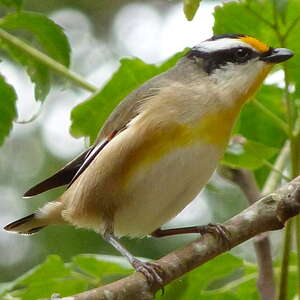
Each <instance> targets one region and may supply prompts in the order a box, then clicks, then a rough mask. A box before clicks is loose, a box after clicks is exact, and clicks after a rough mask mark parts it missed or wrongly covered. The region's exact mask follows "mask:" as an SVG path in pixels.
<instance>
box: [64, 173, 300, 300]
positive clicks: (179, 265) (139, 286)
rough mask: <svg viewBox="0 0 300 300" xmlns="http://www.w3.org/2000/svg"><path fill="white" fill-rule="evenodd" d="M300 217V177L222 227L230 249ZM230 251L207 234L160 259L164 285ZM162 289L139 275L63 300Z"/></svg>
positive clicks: (147, 294) (144, 295) (144, 294)
mask: <svg viewBox="0 0 300 300" xmlns="http://www.w3.org/2000/svg"><path fill="white" fill-rule="evenodd" d="M299 213H300V176H299V177H297V178H296V179H294V180H293V181H291V182H290V183H288V184H285V185H284V186H283V187H281V188H280V189H279V190H277V191H276V192H274V193H271V194H269V195H267V196H265V197H263V198H262V199H260V200H259V201H257V202H256V203H254V204H253V205H251V206H250V207H248V208H247V209H245V210H244V211H242V212H241V213H240V214H238V215H236V216H234V217H233V218H231V219H230V220H228V221H227V222H225V223H224V224H223V225H224V226H225V227H226V229H227V230H228V233H229V234H230V240H229V242H230V248H233V247H235V246H237V245H239V244H241V243H243V242H244V241H246V240H249V239H250V238H252V237H254V236H256V235H258V234H260V233H262V232H266V231H270V230H277V229H281V228H283V227H284V224H285V222H286V221H287V220H288V219H290V218H292V217H293V216H295V215H297V214H299ZM226 251H228V248H227V245H225V243H224V242H222V240H221V239H217V238H215V237H214V236H213V235H211V234H205V235H204V236H202V237H200V238H198V239H197V240H195V241H194V242H192V243H190V244H188V245H187V246H185V247H184V248H182V249H178V250H176V251H174V252H172V253H170V254H168V255H167V256H165V257H163V258H161V259H159V260H158V261H157V263H158V264H160V266H161V267H162V268H163V270H164V271H165V278H164V284H165V285H166V284H168V283H170V282H171V281H173V280H175V279H177V278H179V277H181V276H183V275H184V274H186V273H187V272H189V271H191V270H193V269H195V268H197V267H199V266H200V265H202V264H204V263H205V262H207V261H209V260H211V259H212V258H214V257H215V256H217V255H220V254H221V253H224V252H226ZM159 289H160V287H159V286H157V285H154V286H149V285H148V283H147V281H146V279H145V277H144V276H143V275H142V274H140V273H134V274H133V275H131V276H128V277H126V278H123V279H121V280H119V281H116V282H114V283H111V284H108V285H105V286H102V287H99V288H96V289H92V290H89V291H86V292H83V293H80V294H77V295H74V296H72V297H65V298H62V299H63V300H71V299H72V300H100V299H104V300H105V299H110V300H114V299H115V300H126V299H128V300H129V299H130V300H135V299H139V300H141V299H142V300H148V299H153V297H154V294H155V293H156V292H157V291H158V290H159Z"/></svg>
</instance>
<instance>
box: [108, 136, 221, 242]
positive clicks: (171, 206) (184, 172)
mask: <svg viewBox="0 0 300 300" xmlns="http://www.w3.org/2000/svg"><path fill="white" fill-rule="evenodd" d="M221 154H222V151H221V150H220V149H219V148H217V147H216V146H213V145H207V144H203V143H201V142H197V143H196V144H194V145H190V146H188V147H183V148H178V149H177V150H176V151H174V152H172V153H169V154H167V155H166V156H165V157H163V158H161V159H160V160H159V161H157V162H155V163H154V164H152V165H151V166H146V167H145V168H146V169H141V170H139V171H138V173H137V174H135V176H134V177H133V178H132V179H131V181H130V182H129V183H128V184H127V187H126V189H125V190H124V191H123V193H122V194H123V195H122V197H123V201H122V202H123V203H126V205H124V206H121V207H119V208H118V209H117V210H116V212H115V215H114V224H113V228H114V233H115V234H116V235H117V236H124V235H129V236H132V237H138V236H145V235H147V234H150V233H151V232H153V231H154V230H156V229H158V228H159V227H160V226H162V225H163V224H165V223H166V222H167V221H169V220H170V219H171V218H172V217H174V216H176V215H177V214H178V213H179V212H180V211H181V210H182V209H183V208H184V207H185V206H186V205H187V204H188V203H189V202H191V201H192V200H193V199H194V198H195V197H196V195H197V194H198V193H199V192H200V190H201V189H202V188H203V186H204V185H205V184H206V183H207V181H208V180H209V178H210V177H211V175H212V173H213V171H214V170H215V168H216V166H217V163H218V160H219V158H220V156H221Z"/></svg>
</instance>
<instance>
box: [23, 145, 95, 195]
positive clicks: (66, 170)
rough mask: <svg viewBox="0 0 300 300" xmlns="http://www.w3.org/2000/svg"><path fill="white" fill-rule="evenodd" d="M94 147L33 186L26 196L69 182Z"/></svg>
mask: <svg viewBox="0 0 300 300" xmlns="http://www.w3.org/2000/svg"><path fill="white" fill-rule="evenodd" d="M93 148H94V147H90V148H89V149H87V150H86V151H85V152H83V153H82V154H81V155H79V156H77V157H76V158H75V159H73V160H72V161H71V162H69V163H68V164H67V165H66V166H65V167H63V168H62V169H60V170H59V171H58V172H57V173H55V174H54V175H52V176H51V177H49V178H47V179H46V180H44V181H42V182H40V183H38V184H37V185H35V186H34V187H32V188H31V189H30V190H28V191H27V192H26V193H25V194H24V197H31V196H34V195H38V194H40V193H43V192H45V191H48V190H51V189H53V188H56V187H59V186H62V185H66V184H68V183H69V182H70V181H71V180H72V178H73V177H74V176H75V174H76V173H77V171H78V170H79V169H80V167H81V166H82V164H83V163H84V161H85V158H86V156H88V154H89V153H90V152H91V151H92V150H93Z"/></svg>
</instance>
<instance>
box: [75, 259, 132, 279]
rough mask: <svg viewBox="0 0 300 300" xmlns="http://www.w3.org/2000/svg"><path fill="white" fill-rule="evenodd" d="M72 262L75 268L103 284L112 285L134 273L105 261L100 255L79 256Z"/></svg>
mask: <svg viewBox="0 0 300 300" xmlns="http://www.w3.org/2000/svg"><path fill="white" fill-rule="evenodd" d="M72 261H73V263H74V264H75V267H77V268H79V269H80V270H81V271H82V272H85V273H87V274H89V275H90V276H94V277H96V278H97V279H98V280H100V282H101V283H102V284H107V283H110V282H112V281H114V280H115V279H116V278H118V279H120V278H122V277H124V276H127V275H129V274H130V273H131V272H132V270H131V269H128V268H124V267H123V266H122V265H120V264H118V263H114V262H111V261H105V260H104V257H103V256H98V255H92V254H88V255H78V256H75V257H73V259H72Z"/></svg>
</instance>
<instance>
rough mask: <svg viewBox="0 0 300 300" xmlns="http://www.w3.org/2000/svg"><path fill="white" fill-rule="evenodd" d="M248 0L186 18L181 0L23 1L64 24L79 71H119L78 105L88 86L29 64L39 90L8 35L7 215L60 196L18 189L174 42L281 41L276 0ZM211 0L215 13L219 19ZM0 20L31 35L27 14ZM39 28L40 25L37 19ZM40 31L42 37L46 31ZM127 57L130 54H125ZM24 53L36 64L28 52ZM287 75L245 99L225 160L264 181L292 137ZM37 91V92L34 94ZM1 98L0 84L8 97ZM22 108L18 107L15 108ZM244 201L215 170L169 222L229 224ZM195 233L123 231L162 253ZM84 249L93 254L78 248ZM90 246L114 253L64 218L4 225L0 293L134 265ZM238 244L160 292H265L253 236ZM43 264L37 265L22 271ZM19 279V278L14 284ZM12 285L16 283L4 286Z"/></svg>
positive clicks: (277, 237) (82, 285)
mask: <svg viewBox="0 0 300 300" xmlns="http://www.w3.org/2000/svg"><path fill="white" fill-rule="evenodd" d="M3 2H5V1H4V0H3ZM8 2H10V1H8ZM11 2H14V3H18V1H11ZM259 2H260V4H259V5H258V4H257V5H256V3H259ZM279 2H281V1H279ZM282 2H286V3H287V2H288V5H289V9H287V7H286V6H283V7H277V9H278V15H279V16H280V21H279V22H280V26H281V28H282V30H286V29H288V28H290V26H291V23H292V21H293V20H296V19H297V18H298V15H297V12H298V14H299V12H300V4H299V2H298V1H297V0H291V1H282ZM0 3H1V1H0ZM248 3H250V1H245V2H244V4H245V5H244V4H243V3H240V4H235V3H230V4H227V5H226V9H222V8H220V7H217V5H219V4H220V2H218V1H203V3H202V4H201V8H200V10H199V11H198V12H197V14H196V15H195V17H194V19H193V21H192V22H188V21H187V20H186V19H185V16H184V13H183V11H182V3H181V2H176V1H170V2H166V1H163V0H156V1H151V2H150V1H117V0H116V1H106V0H104V1H92V0H90V1H86V0H76V1H74V0H72V1H71V0H69V1H66V0H64V1H58V0H52V1H47V2H44V1H37V0H27V1H25V2H24V5H23V8H24V9H26V10H30V11H33V12H41V13H43V14H47V15H48V16H49V17H50V19H52V20H54V21H55V22H56V23H57V24H59V25H61V26H62V27H63V28H64V30H65V33H66V35H67V37H68V39H69V41H70V45H71V49H72V53H71V69H72V70H74V71H76V72H78V73H79V74H82V75H83V77H84V78H85V79H86V80H87V81H89V82H91V83H92V84H94V85H95V86H97V87H98V88H101V87H103V86H104V85H105V84H106V82H107V81H108V80H109V78H110V77H111V76H112V73H113V72H115V71H116V70H118V71H117V73H115V74H114V75H113V77H112V80H111V81H110V82H108V83H107V84H106V85H105V88H104V89H102V90H101V91H100V92H99V93H96V94H95V95H93V96H92V97H91V98H89V99H88V101H87V102H85V103H83V104H79V103H81V102H83V101H84V100H86V99H87V98H88V97H90V95H91V94H90V93H89V92H88V91H86V90H84V89H81V88H79V87H75V85H72V84H71V83H70V82H67V81H66V80H63V78H62V77H61V76H59V75H57V74H50V73H49V74H48V71H47V68H41V67H40V66H39V65H38V64H37V65H33V66H32V65H29V72H30V70H35V72H31V76H32V77H31V78H32V79H33V81H34V82H35V83H36V86H35V89H34V86H32V83H31V82H30V80H29V79H28V77H27V75H26V73H25V71H24V69H22V68H21V67H20V66H19V65H17V64H16V63H14V62H13V61H12V60H11V59H10V57H9V56H8V55H7V51H5V50H7V47H8V46H7V45H6V44H5V43H4V44H2V47H3V49H4V50H3V51H1V53H0V54H1V57H2V59H3V61H2V62H1V64H0V73H1V74H2V75H4V76H5V79H6V81H7V82H8V83H10V84H12V85H13V86H14V87H15V89H16V92H17V97H18V101H17V102H16V104H17V110H18V117H17V120H18V122H19V123H14V125H13V129H12V132H11V133H10V135H9V137H8V138H6V140H5V143H4V145H3V146H2V147H1V148H0V170H1V173H0V211H1V224H0V225H1V226H2V225H6V224H7V223H8V222H10V221H11V220H14V219H15V218H18V217H21V216H23V215H26V214H29V213H31V212H32V211H33V210H34V209H36V208H38V207H40V206H41V205H42V204H43V203H45V202H47V201H50V200H53V199H55V198H56V197H57V196H58V195H59V194H60V193H61V192H62V189H58V190H55V191H49V192H47V193H45V194H43V195H40V196H37V197H34V198H33V199H21V195H22V194H23V193H24V191H26V189H28V188H29V187H30V186H32V185H33V184H35V183H37V181H39V180H41V179H43V178H45V177H46V176H48V175H50V174H52V173H53V172H55V171H56V170H57V169H59V168H60V167H62V166H63V165H64V164H65V163H66V162H67V161H69V160H70V159H71V158H73V157H74V156H75V155H76V154H77V153H79V152H80V151H81V150H83V149H84V147H85V146H87V145H88V143H89V140H88V139H87V138H86V137H89V138H90V140H93V139H94V138H95V135H96V133H97V130H98V128H99V127H100V126H101V123H102V122H103V121H104V119H105V118H106V117H107V115H108V114H109V112H110V111H111V110H112V109H113V107H114V105H115V104H116V103H118V102H119V101H120V100H121V99H122V98H123V97H124V96H125V95H126V94H127V93H128V92H130V90H132V89H134V88H135V87H136V86H138V85H139V84H141V83H142V82H143V81H145V80H147V79H148V78H150V77H152V76H153V75H155V74H157V73H158V72H161V71H164V70H165V69H167V68H168V67H170V66H171V65H172V64H174V63H175V61H176V59H177V57H178V55H177V56H175V57H172V58H170V59H169V57H170V56H172V55H173V54H175V53H176V52H178V51H182V50H183V49H184V48H185V47H191V46H193V45H195V44H197V43H198V42H199V41H201V40H203V39H206V38H209V37H210V36H211V35H212V34H213V30H214V32H216V33H224V32H242V33H246V34H250V35H254V36H256V37H258V38H260V39H262V40H263V41H265V42H267V43H270V44H271V45H274V46H279V41H278V36H276V33H274V30H273V29H272V28H270V26H268V24H265V23H264V22H262V21H261V20H259V18H258V17H257V14H259V13H260V11H261V8H262V7H263V9H264V18H265V19H266V20H272V18H273V7H271V5H272V3H271V1H266V0H265V1H258V2H257V1H252V4H251V5H250V9H251V10H252V12H251V11H249V7H247V5H248ZM253 3H254V4H253ZM246 4H247V5H246ZM215 7H216V9H215V17H216V21H215V24H214V28H212V26H213V22H214V20H213V16H212V12H213V11H214V8H215ZM9 11H14V8H9ZM253 11H254V13H253ZM0 13H1V14H2V15H5V14H6V13H7V10H6V9H5V8H2V11H0ZM240 16H243V18H240ZM241 19H242V20H241ZM22 20H24V18H22ZM37 22H38V21H37ZM297 26H298V27H299V25H298V24H297V23H296V24H295V26H294V28H292V29H293V30H295V32H297V31H298V29H297ZM0 27H2V28H4V29H10V30H13V31H12V32H13V33H16V34H18V35H20V36H21V37H22V38H24V39H28V38H29V39H30V38H31V37H30V36H29V35H28V32H25V31H24V30H20V29H22V28H24V24H19V23H18V22H16V21H15V20H13V18H6V21H5V22H4V23H1V22H0ZM33 28H34V29H36V28H39V26H38V23H37V24H35V26H33ZM31 30H32V28H31ZM40 39H42V40H43V34H42V35H40ZM45 41H46V42H47V39H45ZM39 42H40V43H39ZM285 42H286V43H287V44H289V45H290V47H291V48H292V49H293V50H294V51H296V52H298V51H300V45H298V41H297V39H296V38H294V37H293V35H290V36H289V37H288V38H287V39H286V41H285ZM41 44H42V42H41V40H37V41H35V42H34V45H36V46H37V47H39V45H41ZM58 44H59V45H62V46H61V47H63V48H64V49H62V50H61V53H64V54H66V53H67V52H68V45H63V42H58ZM298 46H299V47H298ZM59 53H60V52H59ZM59 53H58V54H59ZM15 56H17V57H19V56H20V54H19V53H15ZM124 57H127V58H125V59H124ZM128 57H138V58H134V59H130V58H128ZM120 58H123V59H122V60H121V61H119V60H120ZM56 59H57V60H58V61H60V62H62V63H64V64H65V65H68V63H69V62H68V55H64V56H62V57H61V56H59V55H58V56H57V57H56ZM19 62H21V64H23V65H24V64H25V65H28V61H26V58H24V57H23V58H22V57H21V59H19ZM31 63H33V64H34V62H31V61H30V64H31ZM153 64H155V65H153ZM119 67H120V68H119ZM30 68H31V69H30ZM289 69H290V72H291V75H292V76H291V77H292V80H293V81H292V82H293V94H294V100H295V103H296V107H297V105H298V103H297V102H296V100H297V95H298V93H299V87H298V85H299V83H300V82H299V78H300V76H298V73H299V68H298V62H297V61H296V60H294V61H293V62H291V63H290V64H289ZM47 76H49V78H50V76H52V77H53V85H52V88H51V91H50V93H49V95H48V96H47V100H46V101H44V98H45V97H46V95H47V92H48V90H49V88H50V86H49V84H48V81H47V80H48V77H47ZM282 82H283V74H282V72H281V71H278V72H276V73H274V74H273V75H271V76H270V78H269V79H268V81H267V83H268V85H265V86H264V87H263V88H262V89H261V91H260V93H259V94H258V95H257V97H256V100H255V102H252V103H250V104H248V105H246V107H245V109H244V110H243V113H242V115H241V118H240V120H239V121H238V123H237V126H236V128H235V133H239V134H242V135H243V136H245V137H246V138H247V139H248V141H247V142H246V144H243V145H231V146H230V147H229V151H228V152H227V154H226V156H225V157H224V160H223V162H224V163H226V164H227V165H230V166H233V167H247V168H249V169H253V170H255V175H256V179H257V181H258V183H259V185H260V186H263V185H264V183H265V180H266V177H267V175H268V174H269V172H270V164H272V163H273V162H274V160H275V159H276V156H277V155H278V153H279V151H280V148H281V147H282V146H283V143H284V141H285V139H286V137H287V125H286V122H287V120H286V119H285V114H286V106H285V105H284V103H283V101H282V98H283V94H284V89H283V85H282ZM277 83H278V84H277ZM270 84H272V85H270ZM0 88H1V81H0ZM7 93H8V94H9V93H10V95H11V96H10V97H6V98H10V99H13V98H14V95H13V91H10V90H7ZM5 95H6V94H5ZM35 97H36V98H38V100H39V101H37V102H35V100H34V98H35ZM4 99H5V97H4V94H2V95H1V97H0V101H4ZM261 104H262V105H264V107H265V108H267V109H268V110H269V111H271V112H272V117H268V116H266V113H265V112H263V111H262V110H261V108H259V105H261ZM74 107H75V108H74ZM73 108H74V109H73ZM72 109H73V111H72V114H71V110H72ZM0 113H1V105H0ZM70 114H71V120H72V124H71V122H70ZM254 115H255V119H253V116H254ZM274 115H275V117H276V118H277V121H276V120H274ZM3 116H5V111H4V113H2V114H1V115H0V122H1V118H2V117H3ZM14 117H15V115H14V113H13V112H12V113H11V116H10V118H14ZM293 117H294V118H295V117H296V114H295V116H293ZM31 118H33V119H34V120H33V121H32V122H26V120H30V119H31ZM2 120H3V119H2ZM24 120H25V122H24ZM20 123H26V124H20ZM0 129H1V128H0ZM69 129H70V132H71V134H72V135H73V136H76V137H82V136H84V137H85V138H80V139H74V138H73V137H71V135H70V133H69ZM0 139H1V138H0ZM0 142H1V140H0ZM258 149H259V151H257V150H258ZM257 153H259V154H257ZM246 206H247V202H246V200H245V199H244V196H243V194H242V193H241V191H240V190H239V189H238V188H237V187H235V186H233V185H232V184H231V183H229V182H227V181H226V180H224V179H223V178H221V177H220V176H219V175H217V174H215V176H214V177H213V179H212V180H211V182H210V183H209V184H208V186H207V188H206V189H205V190H204V191H203V192H202V193H201V195H200V196H199V197H198V198H197V199H196V200H195V201H194V202H193V203H192V204H191V205H189V207H187V208H186V209H185V210H184V211H183V213H182V214H181V215H180V216H178V217H177V218H176V219H175V220H172V221H171V222H170V224H169V225H168V226H175V225H179V226H182V225H189V224H199V223H201V224H206V223H209V222H222V221H224V220H226V219H228V218H229V217H231V216H233V215H235V214H236V213H238V212H239V211H241V210H242V209H243V208H245V207H246ZM271 236H272V244H273V255H274V258H275V259H277V260H278V254H279V253H280V248H281V233H278V232H277V233H272V234H271ZM190 239H193V237H190V236H186V237H179V238H177V237H176V238H174V237H172V238H164V239H160V240H155V239H143V240H129V239H124V244H125V245H126V246H127V247H128V248H129V250H130V251H131V252H132V253H133V254H134V255H137V256H142V257H147V258H154V259H155V258H158V257H160V256H162V255H164V254H166V253H168V252H169V251H171V250H172V249H175V248H178V247H179V246H180V245H184V244H185V243H187V242H188V240H190ZM83 253H89V255H84V256H82V255H81V254H83ZM92 254H107V255H116V254H117V253H116V252H115V251H114V250H113V249H112V248H111V247H110V246H109V245H108V244H107V243H105V242H103V241H102V240H101V238H100V237H99V236H98V235H97V234H95V233H93V232H89V231H86V230H81V229H75V228H72V227H68V226H61V227H49V228H46V229H44V230H42V231H41V232H40V233H39V234H37V235H33V236H30V237H27V236H18V235H10V234H8V233H7V232H4V231H0V281H2V282H3V284H0V297H3V299H10V298H9V297H15V298H13V299H20V298H21V299H30V300H33V299H38V298H41V297H48V296H49V295H51V293H52V292H53V291H55V292H59V293H61V295H70V294H73V293H76V292H79V291H81V290H85V289H87V288H91V287H93V286H97V285H99V284H100V283H106V282H109V281H111V280H115V279H116V278H119V277H120V276H124V275H125V274H128V272H129V271H128V269H127V267H128V266H127V265H126V263H125V262H124V261H123V260H121V261H120V262H119V261H118V262H119V263H116V264H112V263H110V262H109V261H110V260H112V259H115V258H114V257H112V256H99V255H92ZM232 254H233V255H230V254H226V255H223V256H221V257H219V258H217V259H215V260H213V261H212V262H210V263H208V264H207V265H205V266H203V267H201V268H199V270H195V271H194V272H191V273H190V274H188V275H187V276H186V277H184V278H183V279H181V280H179V281H177V282H175V283H174V284H172V285H171V286H170V287H169V288H168V290H167V292H166V296H164V299H182V300H183V299H199V295H200V294H201V299H259V298H258V297H259V296H258V293H257V291H256V286H255V281H256V277H257V267H256V265H255V256H254V251H253V247H252V244H251V242H247V243H245V244H243V245H242V246H239V247H237V248H235V249H234V250H233V251H232ZM48 255H51V256H49V257H48ZM47 257H48V258H47ZM46 258H47V259H46ZM42 262H43V263H42ZM64 262H68V263H64ZM40 263H42V264H41V265H39V264H40ZM36 265H38V266H37V267H36V268H35V269H33V270H32V271H30V273H28V274H26V275H24V276H21V277H19V276H20V275H21V274H23V273H24V272H26V271H27V270H29V269H31V268H32V267H33V266H36ZM295 265H296V258H295V257H294V256H293V257H292V262H291V266H292V267H291V270H292V271H291V273H290V278H291V284H290V289H289V297H290V298H292V297H293V296H294V295H295V284H293V282H295V281H296V271H295V270H294V269H295ZM278 271H279V263H277V264H276V265H275V272H276V274H277V275H278ZM17 277H18V279H17V280H16V281H14V282H9V281H11V280H14V279H15V278H17ZM6 282H9V283H6ZM24 287H25V288H24ZM10 290H12V292H11V293H10V292H7V291H10ZM1 293H2V296H1ZM175 295H176V296H175Z"/></svg>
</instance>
